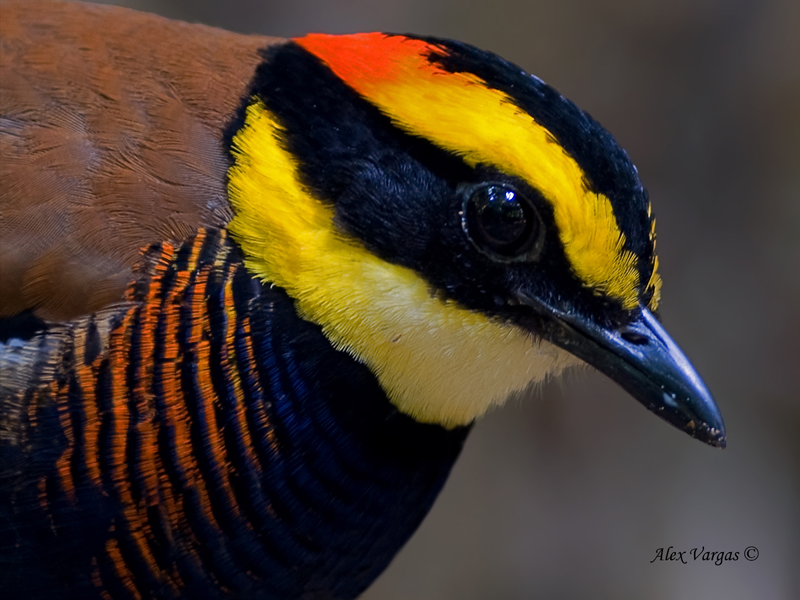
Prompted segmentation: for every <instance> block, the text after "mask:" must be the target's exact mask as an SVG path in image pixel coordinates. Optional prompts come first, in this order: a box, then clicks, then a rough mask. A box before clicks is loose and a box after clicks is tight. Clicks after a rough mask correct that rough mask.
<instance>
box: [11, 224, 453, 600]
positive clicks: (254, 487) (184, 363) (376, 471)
mask: <svg viewBox="0 0 800 600" xmlns="http://www.w3.org/2000/svg"><path fill="white" fill-rule="evenodd" d="M18 355H19V356H22V355H24V356H25V357H26V358H27V359H28V360H26V361H25V363H24V364H25V367H24V369H23V370H24V373H23V372H22V371H19V372H16V371H13V370H11V367H10V365H11V362H10V361H11V360H12V359H11V358H9V357H6V358H5V359H4V360H7V361H9V363H8V364H4V369H8V370H7V371H4V372H6V373H8V374H10V375H11V378H10V379H9V380H8V381H7V382H6V383H5V384H4V385H6V387H7V388H9V389H10V388H11V387H13V385H14V383H15V382H18V383H19V389H18V390H17V391H16V392H14V390H11V391H12V392H14V393H9V394H6V395H5V396H4V397H5V399H4V400H3V402H4V403H6V404H7V405H8V406H6V405H5V404H4V406H3V411H2V412H3V415H4V421H3V426H2V453H3V467H2V468H3V477H2V481H3V487H2V489H1V490H0V491H1V493H2V494H3V496H4V497H3V499H2V506H3V510H4V513H5V514H3V515H2V519H3V521H4V522H6V523H12V522H13V523H14V524H15V527H14V528H6V527H4V528H3V536H4V538H3V540H2V544H3V557H4V561H8V560H11V561H12V562H7V563H6V564H3V565H2V567H3V568H2V569H1V570H0V572H1V573H2V575H0V577H2V579H3V581H2V587H3V589H5V590H12V592H11V593H12V596H13V597H25V598H26V599H27V600H31V599H33V598H37V597H46V596H45V595H46V592H45V590H52V589H60V590H62V592H60V597H62V598H103V599H106V598H115V599H116V598H171V597H180V596H181V595H183V597H191V598H223V597H225V598H227V597H243V598H266V599H272V598H275V599H278V598H287V597H301V596H303V594H313V593H315V592H318V593H320V594H322V593H323V592H324V593H325V594H332V596H331V597H353V596H355V595H357V594H358V593H359V592H360V591H361V590H363V589H364V588H365V587H366V586H367V585H369V583H370V582H371V581H372V580H373V579H374V578H375V577H376V576H377V575H378V574H379V573H380V572H381V571H382V570H383V568H384V567H385V565H386V564H387V563H388V561H389V560H390V559H391V557H392V556H393V555H394V552H395V551H396V548H397V547H399V546H400V545H401V544H402V543H403V541H404V540H405V538H406V537H408V535H410V532H412V531H413V530H414V529H415V527H416V525H417V524H418V522H419V521H420V520H421V519H422V517H423V516H424V514H425V513H426V512H427V510H428V508H429V506H430V505H431V503H432V502H433V500H434V498H435V497H436V495H437V493H438V491H439V489H440V488H441V486H442V484H443V483H444V480H445V478H446V476H447V474H448V472H449V470H450V467H451V465H452V463H453V461H454V460H455V458H456V456H457V455H458V453H459V450H460V448H461V445H462V442H463V440H464V437H465V435H466V433H467V428H457V429H455V430H452V431H446V430H444V429H442V428H440V427H438V426H431V425H422V424H419V423H416V422H414V421H413V420H412V419H410V418H409V417H407V416H404V415H402V414H400V413H399V412H398V411H397V410H396V409H395V408H393V407H392V405H391V404H390V403H389V402H388V401H387V400H386V397H385V395H384V393H383V392H382V390H381V389H380V387H379V386H378V384H377V382H376V380H375V378H374V376H373V375H372V374H371V373H370V372H369V371H368V370H367V369H366V367H364V366H363V365H360V364H359V363H357V362H356V361H354V360H353V359H352V358H351V357H350V356H348V355H347V354H345V353H342V352H339V351H337V350H334V349H333V347H332V346H331V345H330V343H329V342H328V341H327V340H326V339H325V337H324V336H323V335H322V333H321V332H320V330H319V328H318V327H317V326H315V325H313V324H311V323H308V322H306V321H303V320H301V319H300V318H299V317H298V316H297V315H296V312H295V309H294V305H293V302H292V301H291V300H290V299H289V298H288V297H287V296H286V295H285V294H284V292H283V291H282V290H280V289H279V288H275V287H270V286H269V285H262V284H260V283H258V282H257V281H255V280H253V279H252V277H251V276H250V275H249V274H248V273H247V272H246V270H245V269H244V267H243V264H242V261H241V256H240V254H239V251H238V248H236V247H235V245H233V244H232V243H231V242H230V241H229V240H228V239H227V238H226V235H225V233H224V232H220V231H214V230H211V231H200V232H199V233H198V235H197V236H196V237H194V238H191V239H189V240H187V241H186V243H184V244H182V245H181V246H180V247H178V248H173V247H172V246H170V245H169V244H163V245H159V246H154V247H152V248H151V249H150V250H148V252H147V253H146V255H145V257H144V259H143V261H142V264H141V266H140V268H139V272H138V274H137V280H136V281H135V282H134V283H133V284H132V285H131V287H130V289H129V293H128V298H127V302H125V303H123V304H120V305H118V306H115V307H112V308H110V309H108V310H106V311H103V312H102V313H97V314H93V315H91V316H89V317H87V318H85V319H81V320H78V321H75V322H73V323H70V324H68V325H66V326H63V327H58V328H54V329H51V330H49V331H47V332H44V333H42V334H41V335H39V336H37V337H35V338H33V339H32V340H30V341H29V342H28V343H27V344H26V345H25V346H23V347H20V348H19V349H18ZM31 358H33V360H31ZM30 382H36V384H37V385H36V386H33V387H31V386H30ZM12 405H13V407H14V410H9V408H8V407H11V406H12ZM79 533H80V535H79ZM32 539H36V540H37V541H38V542H39V543H40V544H41V543H42V542H45V544H44V546H41V545H40V546H37V547H33V546H30V540H32ZM42 547H44V548H46V551H45V555H44V556H41V558H40V559H39V561H30V560H27V559H28V558H29V557H28V554H27V553H30V552H38V553H41V548H42ZM12 549H13V552H11V551H10V550H12ZM6 557H8V558H6ZM37 564H38V565H47V568H46V569H45V568H42V569H41V571H38V570H34V569H35V565H37ZM54 564H55V565H57V566H55V567H54ZM17 565H19V566H20V568H15V567H16V566H17ZM23 565H24V568H21V567H22V566H23ZM48 573H49V574H48ZM276 574H280V575H279V576H278V577H276ZM354 574H355V575H354ZM267 580H268V584H265V582H266V581H267ZM40 592H41V593H40Z"/></svg>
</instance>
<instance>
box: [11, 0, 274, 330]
mask: <svg viewBox="0 0 800 600" xmlns="http://www.w3.org/2000/svg"><path fill="white" fill-rule="evenodd" d="M0 13H1V14H2V18H0V40H1V41H0V52H1V54H0V85H2V94H0V156H2V161H1V163H0V208H1V210H0V317H8V316H11V315H15V314H17V313H19V312H21V311H25V310H32V311H34V313H35V314H36V315H37V316H38V317H40V318H42V319H45V320H52V321H63V320H66V319H71V318H74V317H77V316H80V315H83V314H87V313H88V312H91V311H94V310H97V309H100V308H102V307H103V306H105V305H107V304H109V303H112V302H116V301H119V300H120V299H121V298H122V296H123V293H124V290H125V287H126V284H127V283H128V281H129V280H130V278H131V266H132V265H133V264H134V263H135V262H136V261H137V259H138V257H139V253H140V249H141V248H142V247H144V246H147V245H149V244H150V243H153V242H159V241H162V240H173V241H179V240H181V239H183V238H184V237H186V236H187V235H189V234H190V233H191V232H193V231H194V230H195V229H196V228H197V227H199V226H216V227H220V226H224V225H225V223H227V221H228V219H229V218H230V212H229V208H228V203H227V200H226V192H225V171H226V168H227V165H228V163H227V159H226V156H225V153H224V150H223V146H222V135H223V131H224V129H225V128H226V126H227V125H228V124H229V123H230V122H231V120H232V119H233V117H234V115H235V112H236V109H237V108H238V106H239V105H240V103H241V101H242V98H243V97H244V95H245V94H246V93H247V86H248V84H249V82H250V80H251V78H252V76H253V74H254V71H255V68H256V66H257V64H258V63H259V62H260V61H261V60H262V59H261V57H260V56H259V54H258V50H260V49H263V48H265V47H267V46H269V45H270V44H275V43H280V42H281V40H279V39H276V38H264V37H251V36H243V35H238V34H233V33H229V32H226V31H222V30H219V29H213V28H210V27H205V26H202V25H190V24H186V23H180V22H176V21H170V20H167V19H164V18H161V17H157V16H153V15H148V14H144V13H139V12H136V11H132V10H127V9H122V8H117V7H111V6H100V5H89V4H69V3H62V2H49V1H38V0H37V1H30V0H25V1H20V2H4V3H2V4H0Z"/></svg>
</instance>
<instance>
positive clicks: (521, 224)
mask: <svg viewBox="0 0 800 600" xmlns="http://www.w3.org/2000/svg"><path fill="white" fill-rule="evenodd" d="M478 194H480V195H481V196H482V198H481V199H480V200H478V202H477V204H478V206H477V207H476V208H477V209H478V210H477V213H478V214H477V217H478V218H477V221H478V225H479V226H480V230H481V233H482V234H483V236H484V238H485V241H486V242H488V243H489V244H490V245H492V246H495V249H497V250H501V249H503V247H505V246H507V245H509V244H514V243H515V242H516V241H517V240H519V239H520V238H521V237H522V236H523V234H524V233H525V229H526V228H527V225H528V219H527V218H526V215H525V211H524V209H523V207H522V204H521V203H520V202H519V200H518V199H517V194H516V193H515V192H514V190H511V189H509V188H506V187H501V186H494V185H493V186H488V187H486V188H483V189H482V190H481V191H479V192H478Z"/></svg>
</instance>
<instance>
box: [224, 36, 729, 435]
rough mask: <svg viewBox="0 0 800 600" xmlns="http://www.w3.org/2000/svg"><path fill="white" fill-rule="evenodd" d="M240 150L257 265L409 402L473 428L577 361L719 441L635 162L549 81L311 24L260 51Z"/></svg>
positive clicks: (239, 177)
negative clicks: (663, 317)
mask: <svg viewBox="0 0 800 600" xmlns="http://www.w3.org/2000/svg"><path fill="white" fill-rule="evenodd" d="M229 145H230V152H231V156H232V161H233V164H232V166H231V168H230V170H229V185H228V190H229V196H230V199H231V204H232V206H233V208H234V211H235V216H234V219H233V221H232V222H231V225H230V230H231V232H232V233H233V235H234V236H235V238H236V239H237V240H238V242H239V244H240V245H241V247H242V249H243V252H244V254H245V257H246V262H247V265H248V268H249V269H250V270H251V272H252V273H254V275H256V276H257V277H259V278H261V279H262V280H264V281H265V282H269V283H271V284H274V285H278V286H281V287H283V288H284V289H285V290H286V291H287V293H288V294H289V295H290V296H292V298H294V300H295V303H296V306H297V309H298V311H299V312H300V314H301V315H302V316H303V317H304V318H306V319H308V320H310V321H313V322H315V323H317V324H318V325H320V326H321V327H322V330H323V332H324V333H325V335H327V337H328V338H329V339H330V340H331V342H332V343H333V344H334V345H335V346H336V347H338V348H340V349H342V350H345V351H347V352H349V353H351V354H352V355H353V356H354V357H355V358H356V359H357V360H359V361H362V362H364V363H365V364H367V365H368V366H369V367H370V369H372V371H373V372H374V373H375V375H376V377H377V378H378V380H379V382H380V383H381V385H382V387H383V389H384V390H385V391H386V393H387V396H388V397H389V399H390V400H391V401H392V402H393V403H394V404H395V405H396V406H397V408H398V409H399V410H401V411H402V412H404V413H407V414H409V415H411V416H412V417H414V418H415V419H417V420H419V421H421V422H428V423H438V424H440V425H442V426H445V427H453V426H460V425H465V424H468V423H470V422H471V421H472V420H474V419H475V418H476V417H478V416H480V415H481V414H482V413H484V412H485V411H486V410H487V409H488V408H490V407H491V406H492V405H496V404H500V403H502V402H503V401H504V400H505V399H506V398H507V397H508V396H509V394H511V393H512V392H514V391H517V390H520V389H523V388H524V387H526V386H527V385H529V384H530V383H531V382H535V381H541V380H542V379H544V378H545V377H547V376H548V375H553V374H557V373H558V372H560V371H561V370H562V369H564V368H565V367H567V366H570V365H573V364H580V363H581V362H585V363H588V364H589V365H592V366H594V367H596V368H597V369H598V370H600V371H601V372H603V373H605V374H606V375H608V376H609V377H611V378H612V379H613V380H615V381H616V382H617V383H619V384H620V385H621V386H622V387H623V388H625V389H626V390H627V391H628V392H630V393H631V394H632V395H633V396H634V397H635V398H636V399H637V400H639V401H640V402H641V403H642V404H644V405H645V406H646V407H647V408H648V409H650V410H652V411H653V412H655V413H656V414H658V415H659V416H661V417H662V418H664V419H666V420H667V421H669V422H670V423H672V424H673V425H675V426H677V427H679V428H680V429H682V430H684V431H686V432H688V433H689V434H691V435H692V436H694V437H697V438H698V439H701V440H703V441H705V442H707V443H709V444H712V445H715V446H720V447H722V446H724V443H725V433H724V425H723V422H722V418H721V416H720V414H719V411H718V409H717V407H716V405H715V404H714V401H713V400H712V398H711V396H710V394H709V392H708V390H707V389H706V387H705V386H704V384H703V383H702V381H701V379H700V378H699V376H698V375H697V373H696V372H695V370H694V369H693V368H692V366H691V365H690V363H689V362H688V360H687V359H686V358H685V356H684V355H683V353H682V352H681V351H680V349H679V348H678V347H677V346H676V345H675V343H674V342H673V341H672V340H671V338H670V337H669V335H667V333H666V331H665V330H664V329H663V327H662V326H661V324H660V322H659V320H658V319H657V317H656V316H655V315H656V314H657V309H658V305H659V300H660V287H661V279H660V277H659V274H658V260H657V257H656V253H655V220H654V218H653V215H652V211H651V207H650V203H649V200H648V197H647V193H646V191H645V189H644V188H643V186H642V185H641V183H640V181H639V177H638V174H637V171H636V168H635V167H634V166H633V164H632V163H631V161H630V160H629V158H628V156H627V154H626V153H625V151H624V150H622V149H621V148H620V147H619V146H618V144H617V143H616V141H615V140H614V138H613V137H612V136H611V135H610V134H609V133H608V132H607V131H606V130H605V129H603V128H602V127H601V126H600V125H599V124H598V123H597V122H595V121H594V120H593V119H592V118H591V117H590V116H589V115H588V114H586V113H585V112H583V111H581V110H580V109H579V108H578V107H577V106H575V105H574V104H573V103H572V102H570V101H569V100H567V99H565V98H564V97H562V96H561V95H560V94H559V93H558V92H557V91H555V90H554V89H553V88H551V87H549V86H547V85H546V84H545V83H543V82H542V81H541V80H539V79H538V78H536V77H533V76H531V75H528V74H526V73H525V72H524V71H523V70H522V69H520V68H519V67H517V66H515V65H513V64H511V63H509V62H506V61H505V60H503V59H501V58H499V57H498V56H496V55H494V54H491V53H488V52H484V51H481V50H478V49H476V48H473V47H471V46H468V45H466V44H461V43H457V42H452V41H446V40H439V39H431V38H417V37H409V36H400V35H387V34H377V33H376V34H359V35H345V36H329V35H309V36H307V37H304V38H298V39H295V40H293V41H291V42H289V43H287V44H285V45H282V46H278V47H273V48H270V49H268V50H267V51H265V54H264V61H263V63H262V64H261V66H260V67H259V70H258V72H257V75H256V78H255V80H254V82H253V85H252V89H251V92H250V95H249V97H248V99H247V101H246V103H245V106H244V107H243V109H242V111H241V114H240V115H239V117H238V118H237V120H236V121H235V122H234V123H233V124H232V126H231V128H230V136H229Z"/></svg>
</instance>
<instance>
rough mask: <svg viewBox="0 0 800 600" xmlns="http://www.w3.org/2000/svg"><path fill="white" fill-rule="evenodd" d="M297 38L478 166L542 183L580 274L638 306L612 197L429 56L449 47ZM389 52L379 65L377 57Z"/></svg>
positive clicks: (501, 97)
mask: <svg viewBox="0 0 800 600" xmlns="http://www.w3.org/2000/svg"><path fill="white" fill-rule="evenodd" d="M295 41H296V43H298V44H299V45H301V46H303V47H304V48H305V49H306V50H308V51H310V52H312V53H313V54H315V55H316V56H317V57H319V58H320V59H321V60H323V61H324V62H325V63H326V64H327V65H328V66H329V67H330V68H331V69H332V70H333V72H334V73H336V74H337V75H338V76H339V77H340V78H342V80H343V81H345V82H346V83H347V84H348V85H349V86H351V87H352V88H353V89H354V90H355V91H356V92H358V93H359V94H361V95H362V96H363V97H365V98H366V99H367V100H369V101H370V102H371V103H372V104H374V105H375V106H377V107H378V108H379V109H380V110H381V111H382V112H383V113H384V114H386V115H387V116H388V117H389V118H390V119H391V120H392V121H393V122H394V123H395V125H397V126H398V127H400V128H401V129H403V130H405V131H407V132H409V133H412V134H414V135H417V136H422V137H425V138H427V139H429V140H430V141H432V142H433V143H435V144H436V145H437V146H439V147H441V148H443V149H445V150H448V151H450V152H453V153H455V154H457V155H459V156H461V157H462V158H463V159H464V161H465V162H466V163H467V164H469V165H471V166H476V165H479V164H486V165H492V166H494V167H496V168H498V169H500V170H502V171H503V172H505V173H508V174H510V175H514V176H517V177H520V178H522V179H523V180H525V181H527V182H528V183H529V184H530V185H532V186H533V187H534V188H536V189H537V190H539V191H540V192H541V193H542V195H543V196H544V197H545V199H546V200H547V201H548V202H549V203H550V204H551V205H552V207H553V212H554V215H555V221H556V225H557V228H558V235H559V237H560V239H561V242H562V244H563V246H564V250H565V252H566V255H567V258H568V260H569V262H570V265H571V266H572V268H573V270H574V271H575V273H576V274H577V275H578V276H579V277H580V279H581V280H582V281H583V282H584V283H585V284H586V285H587V286H589V287H591V288H593V289H595V290H596V291H598V292H602V293H605V294H608V295H609V296H611V297H613V298H616V299H617V300H619V301H620V302H621V303H622V306H623V307H624V308H626V309H633V308H635V307H636V306H637V304H638V301H639V294H638V292H639V289H638V288H639V272H638V270H637V268H636V266H637V258H636V255H635V254H633V253H632V252H630V251H629V250H626V249H625V248H624V244H625V236H624V234H623V233H622V232H621V231H620V229H619V227H618V225H617V221H616V218H615V216H614V212H613V209H612V207H611V202H610V201H609V199H608V198H607V197H606V196H605V195H603V194H596V193H594V192H591V191H590V190H588V189H587V185H586V175H585V173H584V172H583V170H582V169H581V167H580V166H579V165H578V163H577V162H576V161H575V159H573V158H572V157H571V156H569V155H568V154H567V153H566V151H565V150H564V149H563V147H562V146H561V145H559V144H558V143H557V142H556V141H555V138H554V136H553V135H552V134H551V133H550V131H548V130H547V129H546V128H545V127H542V126H541V125H540V124H538V123H537V122H536V121H535V120H534V119H533V118H532V117H531V116H530V115H529V114H527V113H526V112H524V111H523V110H521V109H520V108H518V107H517V106H516V105H515V104H514V103H513V100H512V99H511V98H510V97H509V96H508V95H506V94H505V93H504V92H502V91H499V90H495V89H490V88H488V87H486V85H485V82H484V81H483V80H481V79H480V78H479V77H477V76H475V75H472V74H470V73H450V72H448V71H444V70H442V69H441V68H439V67H438V66H436V65H435V64H433V63H431V62H430V61H429V60H428V56H429V55H430V54H431V53H441V52H442V50H441V49H440V48H438V47H436V46H435V45H432V44H428V43H427V42H423V41H420V40H413V39H408V38H404V37H400V36H391V37H387V36H384V35H383V34H363V35H352V36H326V35H310V36H307V37H305V38H301V39H297V40H295ZM376 44H377V45H378V47H377V48H376ZM381 51H383V52H384V53H385V54H383V58H382V60H381V62H380V64H379V68H378V69H376V67H375V64H374V56H375V55H376V53H377V52H381Z"/></svg>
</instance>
